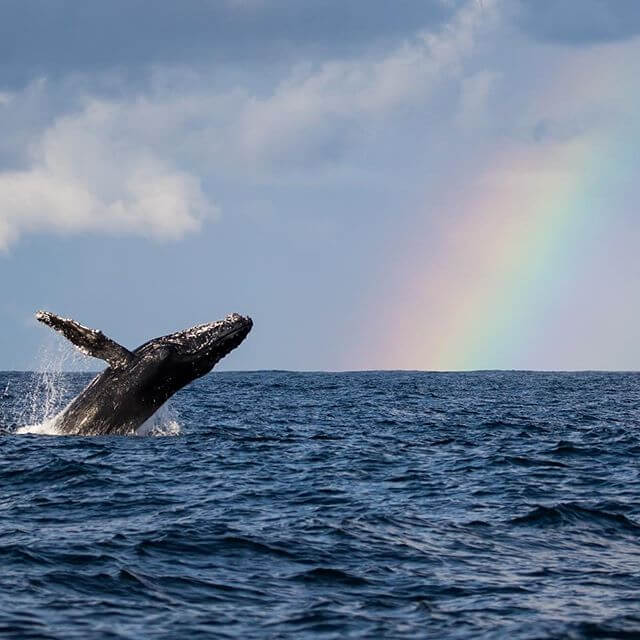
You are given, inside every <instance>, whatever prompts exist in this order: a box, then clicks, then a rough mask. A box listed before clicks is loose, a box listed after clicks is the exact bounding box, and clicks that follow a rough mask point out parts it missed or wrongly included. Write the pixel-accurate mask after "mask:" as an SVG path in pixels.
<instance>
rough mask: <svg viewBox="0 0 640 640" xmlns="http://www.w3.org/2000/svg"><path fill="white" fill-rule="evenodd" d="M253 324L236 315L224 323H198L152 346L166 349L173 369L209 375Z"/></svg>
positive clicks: (156, 341) (246, 317) (241, 339)
mask: <svg viewBox="0 0 640 640" xmlns="http://www.w3.org/2000/svg"><path fill="white" fill-rule="evenodd" d="M252 326H253V321H252V320H251V318H249V317H248V316H241V315H240V314H238V313H232V314H229V315H228V316H227V317H226V318H224V320H218V321H217V322H209V323H207V324H199V325H196V326H195V327H191V328H190V329H185V330H184V331H178V332H176V333H172V334H170V335H168V336H164V337H162V338H156V340H155V341H154V342H155V343H156V344H158V345H161V346H162V347H166V348H169V349H170V351H171V360H172V361H173V364H174V365H175V366H178V367H180V368H182V367H186V368H187V369H188V370H191V371H192V372H193V374H194V377H198V376H201V375H204V374H205V373H207V372H209V371H210V370H211V369H212V368H213V367H214V366H215V364H216V363H217V362H218V361H219V360H221V359H222V358H224V356H226V355H227V354H228V353H229V352H230V351H233V349H235V348H236V347H237V346H238V345H240V343H241V342H242V341H243V340H244V339H245V338H246V337H247V335H248V334H249V331H251V327H252Z"/></svg>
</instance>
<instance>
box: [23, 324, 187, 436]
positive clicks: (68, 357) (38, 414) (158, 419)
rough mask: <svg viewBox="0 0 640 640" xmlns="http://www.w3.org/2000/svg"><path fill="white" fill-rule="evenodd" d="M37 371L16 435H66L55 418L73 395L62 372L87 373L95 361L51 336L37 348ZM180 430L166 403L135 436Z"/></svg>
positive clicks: (64, 341) (175, 432)
mask: <svg viewBox="0 0 640 640" xmlns="http://www.w3.org/2000/svg"><path fill="white" fill-rule="evenodd" d="M38 361H39V364H38V367H37V372H35V373H34V374H33V379H32V384H31V389H30V391H29V393H27V394H26V396H25V397H24V399H23V402H22V411H21V412H20V418H19V421H18V424H22V425H23V426H21V427H18V428H17V429H16V430H15V432H14V433H16V434H37V435H51V436H56V435H65V434H63V433H61V432H60V431H59V430H58V429H57V428H56V424H57V418H58V416H60V414H61V413H62V412H63V411H64V410H65V408H66V406H67V404H68V402H70V401H71V400H72V398H73V396H74V395H75V393H74V391H79V389H78V390H74V389H73V388H72V385H71V379H70V378H69V377H68V376H65V374H64V372H65V371H70V370H71V371H83V370H84V371H88V370H90V369H89V367H91V365H93V364H94V363H95V362H96V361H95V360H94V359H93V358H88V357H87V356H85V355H84V354H82V353H81V352H80V351H78V350H77V349H75V348H74V347H72V346H71V345H70V344H69V343H68V342H67V341H66V340H62V339H61V338H59V337H58V336H56V335H52V337H51V339H50V340H49V342H47V343H46V344H44V345H43V346H42V347H41V348H40V353H39V358H38ZM180 431H181V427H180V423H179V421H178V414H177V412H176V411H175V410H174V409H173V407H171V405H170V404H169V403H168V402H167V403H165V404H164V405H163V406H162V407H160V409H158V411H156V412H155V413H154V414H153V415H152V416H151V417H150V418H149V419H148V420H147V421H146V422H144V423H143V424H142V425H140V427H138V429H137V430H136V435H138V436H177V435H179V434H180Z"/></svg>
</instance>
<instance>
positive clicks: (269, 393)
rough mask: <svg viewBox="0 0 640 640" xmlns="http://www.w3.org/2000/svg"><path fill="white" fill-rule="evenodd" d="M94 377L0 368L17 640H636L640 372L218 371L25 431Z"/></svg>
mask: <svg viewBox="0 0 640 640" xmlns="http://www.w3.org/2000/svg"><path fill="white" fill-rule="evenodd" d="M90 378H91V376H90V375H88V374H64V375H58V376H55V375H48V376H42V375H39V374H29V373H0V567H1V571H0V638H2V639H3V640H9V639H16V640H24V639H35V638H38V639H40V638H41V639H48V638H51V639H53V638H56V639H64V640H69V639H73V638H83V639H84V638H91V639H103V638H104V639H125V638H131V639H134V638H135V639H138V638H152V639H174V638H188V639H190V640H196V639H197V638H244V639H251V638H296V639H298V638H302V639H306V638H309V639H311V638H313V639H316V638H323V639H329V638H336V639H338V638H411V639H415V638H422V637H433V638H487V639H489V638H522V639H524V638H532V639H533V638H637V637H640V595H639V594H640V464H639V460H638V456H639V454H640V375H639V374H616V373H527V372H478V373H451V374H447V373H420V372H367V373H289V372H279V371H260V372H252V373H235V372H233V373H231V372H213V373H211V374H209V375H208V376H206V377H204V378H202V379H200V380H198V381H196V382H195V383H193V384H192V385H190V386H188V387H187V388H185V389H183V390H182V391H180V392H179V393H178V394H176V396H174V398H173V399H172V401H171V404H170V406H169V407H168V408H167V409H165V410H163V411H162V413H161V414H160V416H159V418H158V419H157V420H156V421H155V422H154V424H152V425H148V428H147V429H146V430H145V433H146V434H147V435H141V436H134V437H70V436H58V437H56V436H51V435H41V434H34V433H26V434H25V433H20V434H19V433H17V430H18V429H19V428H20V427H22V426H24V425H25V424H33V423H34V422H37V421H40V422H42V420H44V419H45V418H46V417H47V416H50V415H52V412H53V411H55V410H57V409H58V408H60V407H61V406H63V405H64V403H65V402H67V401H68V399H69V398H71V397H73V395H75V393H77V392H78V391H79V390H80V389H81V388H82V387H83V386H84V385H85V384H86V383H87V382H88V381H89V380H90ZM44 430H46V429H44Z"/></svg>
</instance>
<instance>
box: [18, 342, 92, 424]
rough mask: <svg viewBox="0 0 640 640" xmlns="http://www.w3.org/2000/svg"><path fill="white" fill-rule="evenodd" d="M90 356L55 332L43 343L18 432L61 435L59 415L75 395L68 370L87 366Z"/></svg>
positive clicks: (84, 368)
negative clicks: (57, 425)
mask: <svg viewBox="0 0 640 640" xmlns="http://www.w3.org/2000/svg"><path fill="white" fill-rule="evenodd" d="M89 363H90V360H89V359H88V358H87V357H86V356H84V355H83V354H81V353H80V352H79V351H77V350H76V349H74V348H73V347H72V346H71V345H70V344H69V343H68V342H66V341H63V340H61V339H59V338H58V337H57V336H51V338H49V340H48V341H47V342H46V343H45V344H43V345H42V346H41V347H40V351H39V356H38V367H37V371H36V372H34V374H33V378H32V384H31V388H30V390H29V392H28V393H27V394H26V396H25V398H24V400H23V406H22V411H21V415H20V423H22V424H23V425H24V426H22V427H18V429H16V433H18V434H24V433H34V434H40V435H59V432H58V431H57V430H56V426H55V425H56V418H57V417H58V415H60V413H61V412H62V411H63V410H64V408H65V406H66V404H67V402H68V400H69V399H70V398H69V396H70V395H71V388H70V380H69V378H67V377H66V376H65V375H64V373H63V372H64V371H65V370H70V369H71V370H87V368H88V365H89Z"/></svg>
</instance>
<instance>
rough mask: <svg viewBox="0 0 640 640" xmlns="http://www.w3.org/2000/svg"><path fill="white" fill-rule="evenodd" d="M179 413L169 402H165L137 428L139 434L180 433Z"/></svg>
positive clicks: (167, 434) (166, 434) (169, 434)
mask: <svg viewBox="0 0 640 640" xmlns="http://www.w3.org/2000/svg"><path fill="white" fill-rule="evenodd" d="M180 430H181V427H180V423H179V422H178V414H177V413H176V411H175V409H174V408H173V407H172V406H171V404H170V403H169V402H165V403H164V404H163V405H162V406H161V407H160V408H159V409H158V410H157V411H156V412H155V413H154V414H153V415H152V416H151V417H150V418H148V419H147V420H145V422H143V423H142V424H141V425H140V426H139V427H138V428H137V429H136V435H137V436H177V435H179V434H180Z"/></svg>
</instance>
